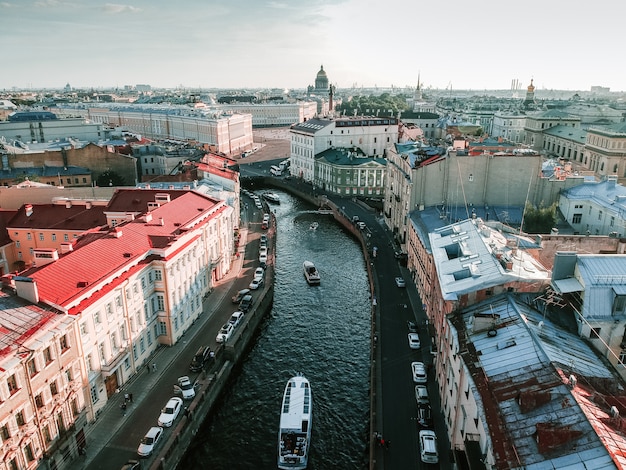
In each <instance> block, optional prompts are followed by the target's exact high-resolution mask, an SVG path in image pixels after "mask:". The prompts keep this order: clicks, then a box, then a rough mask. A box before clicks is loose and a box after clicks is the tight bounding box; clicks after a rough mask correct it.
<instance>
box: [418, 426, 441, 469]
mask: <svg viewBox="0 0 626 470" xmlns="http://www.w3.org/2000/svg"><path fill="white" fill-rule="evenodd" d="M419 441H420V457H421V459H422V462H424V463H439V452H438V451H437V435H436V434H435V431H431V430H429V429H424V430H422V431H420V433H419Z"/></svg>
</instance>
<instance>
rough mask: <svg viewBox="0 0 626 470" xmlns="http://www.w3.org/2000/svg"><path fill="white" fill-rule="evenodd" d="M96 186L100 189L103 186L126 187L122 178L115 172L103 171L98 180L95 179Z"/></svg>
mask: <svg viewBox="0 0 626 470" xmlns="http://www.w3.org/2000/svg"><path fill="white" fill-rule="evenodd" d="M96 185H97V186H100V187H104V186H126V181H125V180H124V177H123V176H121V175H120V174H119V173H116V172H115V171H109V170H107V171H105V172H103V173H100V175H99V176H98V178H96Z"/></svg>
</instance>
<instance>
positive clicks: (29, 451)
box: [24, 442, 35, 462]
mask: <svg viewBox="0 0 626 470" xmlns="http://www.w3.org/2000/svg"><path fill="white" fill-rule="evenodd" d="M24 455H25V456H26V460H27V461H29V462H32V461H33V460H35V455H34V454H33V445H32V444H31V443H30V442H29V443H28V444H26V447H24Z"/></svg>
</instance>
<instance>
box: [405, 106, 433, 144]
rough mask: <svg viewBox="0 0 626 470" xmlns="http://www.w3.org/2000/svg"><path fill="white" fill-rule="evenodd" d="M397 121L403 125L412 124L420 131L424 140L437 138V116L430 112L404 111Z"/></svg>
mask: <svg viewBox="0 0 626 470" xmlns="http://www.w3.org/2000/svg"><path fill="white" fill-rule="evenodd" d="M399 119H400V121H402V123H403V124H413V125H415V126H418V127H419V128H420V129H422V131H423V133H424V134H423V135H424V138H425V139H435V138H436V137H437V130H436V129H437V120H438V119H439V115H438V114H435V113H433V112H430V111H404V112H403V113H402V114H401V115H400V118H399Z"/></svg>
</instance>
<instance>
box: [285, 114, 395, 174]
mask: <svg viewBox="0 0 626 470" xmlns="http://www.w3.org/2000/svg"><path fill="white" fill-rule="evenodd" d="M290 134H291V154H290V161H291V165H290V167H289V171H290V174H291V175H292V176H295V177H298V178H302V179H304V180H305V181H309V182H312V181H313V180H314V178H315V158H316V155H317V154H319V153H321V152H323V151H325V150H327V149H330V148H345V149H352V148H355V147H356V148H358V149H359V150H360V151H361V153H362V154H363V155H365V156H368V157H381V156H384V155H385V153H386V150H387V148H388V147H389V146H391V145H393V144H394V143H396V142H397V140H398V120H397V119H395V118H377V117H367V116H361V117H353V118H347V117H342V118H336V119H329V118H315V119H309V120H308V121H305V122H301V123H298V124H295V125H293V126H291V129H290Z"/></svg>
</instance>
